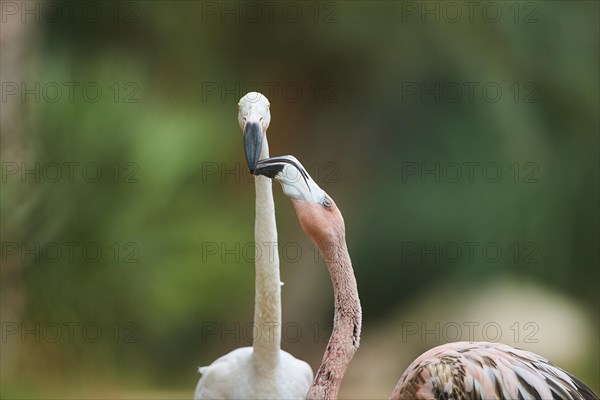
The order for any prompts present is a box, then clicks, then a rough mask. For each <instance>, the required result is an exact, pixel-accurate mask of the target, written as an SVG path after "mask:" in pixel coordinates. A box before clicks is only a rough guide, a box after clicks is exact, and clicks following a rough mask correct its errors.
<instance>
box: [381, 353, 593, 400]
mask: <svg viewBox="0 0 600 400" xmlns="http://www.w3.org/2000/svg"><path fill="white" fill-rule="evenodd" d="M391 399H456V400H459V399H469V400H475V399H485V400H487V399H511V400H512V399H554V400H559V399H560V400H584V399H585V400H600V398H599V397H598V395H596V394H595V393H594V392H593V391H592V390H591V389H590V388H589V387H588V386H587V385H585V384H584V383H583V382H581V381H580V380H579V379H577V378H575V377H574V376H572V375H571V374H569V373H568V372H565V371H563V370H562V369H560V368H558V367H556V366H554V365H552V364H551V363H550V361H548V360H546V359H545V358H543V357H540V356H538V355H537V354H534V353H531V352H528V351H525V350H519V349H515V348H513V347H510V346H506V345H503V344H500V343H487V342H457V343H448V344H445V345H442V346H438V347H435V348H433V349H431V350H429V351H427V352H425V353H423V354H422V355H421V356H420V357H419V358H417V359H416V360H415V361H413V363H412V364H411V365H410V366H409V367H408V368H407V369H406V371H405V372H404V374H403V375H402V377H401V378H400V380H399V381H398V384H397V385H396V388H395V389H394V391H393V393H392V396H391Z"/></svg>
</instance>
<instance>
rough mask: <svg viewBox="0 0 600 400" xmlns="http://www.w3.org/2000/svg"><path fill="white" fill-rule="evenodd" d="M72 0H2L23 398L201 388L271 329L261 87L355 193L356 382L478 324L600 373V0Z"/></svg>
mask: <svg viewBox="0 0 600 400" xmlns="http://www.w3.org/2000/svg"><path fill="white" fill-rule="evenodd" d="M74 4H75V3H72V2H71V3H69V2H61V1H52V2H44V1H16V2H10V1H6V2H2V24H1V35H0V36H1V44H2V55H1V75H2V78H1V80H2V102H1V103H0V106H1V107H2V111H1V139H2V143H1V146H2V149H1V156H2V182H1V185H2V190H1V201H2V221H1V233H2V268H1V271H0V272H1V275H0V277H1V312H2V315H1V318H2V342H1V346H2V351H1V353H0V361H1V376H0V378H1V385H0V386H1V387H2V393H1V396H2V398H40V399H46V398H62V399H67V398H114V399H125V398H127V399H132V398H181V399H185V398H191V397H192V394H193V389H194V387H195V384H196V382H197V380H198V378H199V374H198V373H197V367H198V366H202V365H207V364H209V363H210V362H212V361H213V360H214V359H216V358H217V357H219V356H220V355H223V354H225V353H226V352H228V351H230V350H232V349H234V348H237V347H241V346H246V345H250V344H251V332H252V329H251V328H252V326H251V322H252V316H253V298H254V250H253V249H254V248H253V223H254V222H253V221H254V185H253V181H252V178H251V177H250V176H249V175H248V173H247V172H246V167H245V165H244V162H245V160H244V155H243V147H242V136H241V130H240V128H239V126H238V123H237V102H238V100H239V98H240V97H241V96H242V95H243V94H245V93H246V92H248V91H253V90H258V91H261V92H263V93H264V94H265V95H267V96H268V97H269V99H270V101H271V111H272V122H271V126H270V128H269V130H268V137H269V142H270V146H271V154H273V155H282V154H294V155H295V156H296V157H297V158H298V159H300V160H301V161H302V162H303V163H304V165H305V166H306V167H307V169H308V170H309V172H310V173H311V174H312V175H313V177H314V178H315V180H316V181H317V182H319V183H320V185H321V187H322V188H324V189H325V190H326V191H327V192H328V193H329V194H330V195H331V196H332V197H333V198H334V199H335V200H336V202H337V203H338V205H339V206H340V208H341V209H342V211H343V213H344V216H345V220H346V227H347V240H348V246H349V249H350V253H351V256H352V259H353V262H354V268H355V272H356V275H357V280H358V285H359V291H360V295H361V299H362V303H363V308H364V334H363V338H362V341H361V348H360V350H359V352H358V353H357V355H356V357H355V358H354V360H353V362H352V364H351V367H350V368H349V370H348V374H347V378H346V379H345V381H344V382H343V385H342V393H341V394H342V397H345V398H382V397H387V395H389V393H390V392H391V390H392V388H393V387H394V385H395V382H396V380H397V379H398V377H399V376H400V375H401V373H402V372H403V371H404V369H405V368H406V367H407V366H408V364H409V363H410V361H411V360H413V359H414V358H415V357H416V356H418V355H419V354H420V353H421V352H423V351H424V350H426V349H428V348H431V347H432V346H435V345H437V344H441V343H445V342H449V341H455V340H469V339H474V340H491V341H501V342H503V343H507V344H511V345H514V346H517V347H520V348H525V349H528V350H532V351H535V352H537V353H540V354H542V355H544V356H546V357H547V358H549V359H550V360H552V361H553V362H555V363H556V364H558V365H559V366H561V367H563V368H564V369H566V370H569V371H570V372H572V373H574V374H576V375H577V376H579V377H580V378H581V379H582V380H584V381H585V382H587V383H588V384H589V385H591V387H592V388H593V389H595V390H596V391H598V390H599V389H600V378H599V376H600V367H599V363H600V350H599V342H598V337H599V334H600V332H599V317H598V316H599V315H600V312H599V268H598V267H599V256H598V254H599V253H598V243H599V239H600V238H599V215H598V209H599V208H598V199H599V190H598V189H599V176H598V175H599V173H598V172H599V168H598V153H599V140H598V132H599V80H598V71H599V70H600V68H599V67H600V66H599V59H598V49H599V37H600V32H599V15H600V14H599V3H597V2H594V1H581V2H571V1H552V2H549V1H548V2H544V1H535V2H491V3H488V2H481V3H479V2H476V4H475V6H468V5H465V4H464V3H462V2H451V3H450V4H449V3H444V2H366V1H365V2H363V1H348V2H324V3H314V2H287V1H285V2H271V3H268V4H265V3H245V2H235V1H234V2H220V1H219V2H210V1H208V2H200V1H178V2H161V1H132V2H112V1H110V2H109V1H106V2H104V1H102V2H84V3H78V5H74ZM98 173H100V174H101V175H98ZM274 192H275V200H276V207H277V219H278V228H279V237H280V246H279V250H280V253H281V274H282V280H283V281H284V282H285V286H283V292H282V293H283V295H282V296H283V322H284V324H283V336H284V341H283V348H284V349H285V350H287V351H289V352H291V353H292V354H294V355H295V356H296V357H298V358H301V359H304V360H306V361H308V362H309V363H310V364H311V366H312V367H313V369H314V370H316V368H317V367H318V364H319V362H320V358H321V355H322V352H323V351H324V347H325V343H326V340H327V338H328V334H329V332H330V329H331V324H330V321H331V318H332V296H331V285H330V281H329V277H328V274H327V271H326V268H325V266H324V264H323V262H322V261H321V260H320V259H319V258H318V257H316V252H315V248H314V247H313V246H312V245H311V243H310V242H309V241H308V240H307V239H306V238H305V237H304V236H303V234H302V231H301V229H300V227H299V225H298V223H297V220H296V216H295V215H294V212H293V209H292V207H291V206H290V205H289V203H288V202H287V200H286V199H285V198H284V197H283V195H282V194H281V192H280V189H279V187H278V186H277V185H275V186H274Z"/></svg>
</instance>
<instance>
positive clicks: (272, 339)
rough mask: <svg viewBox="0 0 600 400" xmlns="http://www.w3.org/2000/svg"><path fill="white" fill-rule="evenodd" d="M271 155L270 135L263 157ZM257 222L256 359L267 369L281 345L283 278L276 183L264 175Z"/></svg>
mask: <svg viewBox="0 0 600 400" xmlns="http://www.w3.org/2000/svg"><path fill="white" fill-rule="evenodd" d="M267 157H269V144H268V142H267V138H266V135H265V137H264V139H263V147H262V150H261V153H260V159H263V158H267ZM255 179H256V180H255V183H254V185H255V188H256V221H255V225H254V237H255V241H256V260H255V263H256V294H255V303H254V323H255V337H254V361H255V365H256V366H257V367H258V366H260V368H261V369H262V371H264V368H268V367H275V366H276V365H277V363H278V361H279V349H280V348H281V280H280V278H279V253H278V248H277V225H276V223H275V204H274V202H273V190H272V182H271V180H270V179H268V178H267V177H264V176H259V177H256V178H255Z"/></svg>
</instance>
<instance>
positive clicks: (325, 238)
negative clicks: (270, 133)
mask: <svg viewBox="0 0 600 400" xmlns="http://www.w3.org/2000/svg"><path fill="white" fill-rule="evenodd" d="M255 173H256V174H261V175H265V176H268V177H270V178H273V179H275V180H277V181H279V182H280V183H281V185H282V188H283V191H284V193H285V195H286V196H287V197H289V198H290V200H291V202H292V204H293V206H294V209H295V210H296V214H297V215H298V220H299V221H300V225H302V229H303V230H304V232H305V233H306V234H307V235H308V237H309V238H310V239H311V240H312V241H313V242H314V243H315V245H316V246H317V247H318V248H319V251H320V252H321V255H322V256H323V259H324V260H325V262H326V264H327V267H328V269H329V273H330V275H331V280H332V283H333V292H334V310H335V311H334V321H333V331H332V333H331V337H330V339H329V342H328V344H327V348H326V350H325V354H324V356H323V360H322V362H321V366H320V367H319V370H318V371H317V375H316V376H315V379H314V382H313V383H312V386H311V388H310V391H309V393H308V396H307V398H309V399H335V398H337V396H338V391H339V387H340V384H341V382H342V378H343V376H344V373H345V371H346V368H347V366H348V364H349V363H350V360H351V359H352V357H353V356H354V353H355V352H356V350H357V349H358V345H359V340H360V332H361V319H362V312H361V306H360V300H359V297H358V290H357V287H356V279H355V277H354V271H353V269H352V262H351V260H350V256H349V254H348V248H347V246H346V239H345V227H344V219H343V217H342V214H341V213H340V211H339V209H338V208H337V206H336V204H335V202H334V201H333V199H331V197H330V196H328V195H327V194H326V193H325V192H324V191H323V190H322V189H321V188H319V186H318V185H317V184H316V183H315V182H314V181H313V180H312V179H311V177H310V176H309V175H308V173H307V172H306V170H305V169H304V167H303V166H302V165H301V164H300V163H299V162H298V160H296V159H295V158H294V157H292V156H284V157H274V158H271V159H266V160H261V161H259V162H258V164H257V166H256V170H255ZM391 398H392V399H411V400H412V399H456V400H458V399H469V400H474V399H556V400H558V399H564V400H567V399H568V400H579V399H586V400H600V399H599V398H598V395H596V394H595V393H594V392H593V391H592V390H591V389H590V388H589V387H588V386H586V385H585V384H584V383H583V382H581V381H580V380H578V379H577V378H575V377H574V376H572V375H571V374H569V373H568V372H565V371H563V370H562V369H560V368H558V367H556V366H554V365H552V364H551V363H550V362H549V361H548V360H546V359H545V358H543V357H541V356H538V355H537V354H534V353H531V352H528V351H524V350H518V349H515V348H513V347H510V346H506V345H503V344H500V343H485V342H457V343H449V344H445V345H441V346H438V347H435V348H433V349H431V350H429V351H427V352H425V353H424V354H422V355H421V356H420V357H418V358H417V359H416V360H415V361H413V362H412V364H411V365H410V366H409V367H408V368H407V370H406V371H405V372H404V374H403V375H402V377H401V378H400V380H399V381H398V383H397V385H396V387H395V388H394V390H393V392H392V395H391Z"/></svg>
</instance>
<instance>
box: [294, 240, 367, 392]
mask: <svg viewBox="0 0 600 400" xmlns="http://www.w3.org/2000/svg"><path fill="white" fill-rule="evenodd" d="M317 246H318V247H319V251H320V252H321V255H322V256H323V258H324V259H325V262H326V263H327V268H328V269H329V274H330V275H331V282H332V283H333V295H334V307H335V308H334V310H335V311H334V317H333V331H332V333H331V337H330V338H329V342H328V344H327V349H326V350H325V354H324V355H323V360H322V361H321V366H320V367H319V370H318V371H317V375H316V376H315V379H314V381H313V384H312V386H311V387H310V390H309V392H308V395H307V396H306V398H307V399H336V398H337V397H338V391H339V389H340V384H341V383H342V378H343V377H344V374H345V373H346V368H347V367H348V364H349V363H350V360H352V357H353V356H354V353H355V352H356V350H357V349H358V345H359V341H360V332H361V325H362V310H361V306H360V299H359V297H358V289H357V286H356V278H355V277H354V270H353V269H352V262H351V260H350V255H349V254H348V248H347V246H346V241H345V239H344V237H343V236H342V237H341V238H340V240H339V242H338V243H327V244H324V243H321V244H319V243H317Z"/></svg>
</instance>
